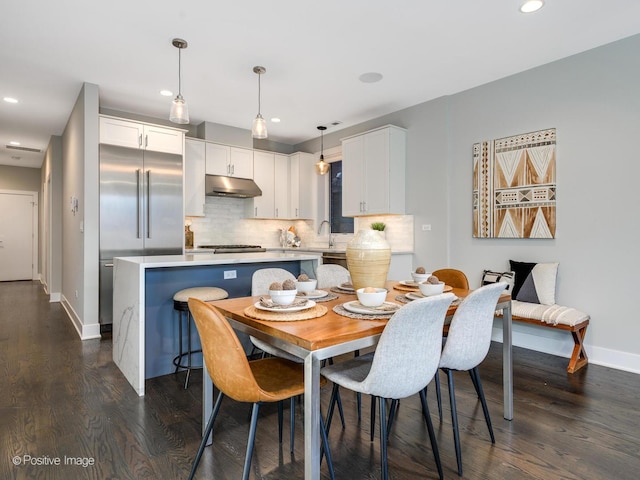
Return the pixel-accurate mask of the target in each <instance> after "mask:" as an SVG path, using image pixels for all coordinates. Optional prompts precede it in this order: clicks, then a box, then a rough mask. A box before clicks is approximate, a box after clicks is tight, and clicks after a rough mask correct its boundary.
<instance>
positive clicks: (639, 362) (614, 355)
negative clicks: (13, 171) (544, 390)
mask: <svg viewBox="0 0 640 480" xmlns="http://www.w3.org/2000/svg"><path fill="white" fill-rule="evenodd" d="M512 332H513V336H512V341H513V345H514V346H515V347H522V348H527V349H529V350H535V351H536V352H542V353H548V354H550V355H557V356H559V357H565V358H570V357H571V352H572V351H573V346H574V343H573V337H572V336H571V334H570V333H569V332H565V331H559V330H554V329H551V328H542V327H536V326H535V325H528V324H518V323H514V324H513V330H512ZM491 338H492V340H493V341H495V342H500V343H502V320H495V321H494V326H493V334H492V337H491ZM584 345H585V349H586V351H587V356H588V357H589V363H593V364H594V365H601V366H603V367H610V368H615V369H616V370H624V371H626V372H631V373H638V374H640V355H636V354H633V353H627V352H621V351H618V350H611V349H607V348H603V347H596V346H593V345H591V344H589V343H587V342H585V344H584Z"/></svg>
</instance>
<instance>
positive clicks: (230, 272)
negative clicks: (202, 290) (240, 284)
mask: <svg viewBox="0 0 640 480" xmlns="http://www.w3.org/2000/svg"><path fill="white" fill-rule="evenodd" d="M231 278H238V272H236V271H235V270H225V272H224V279H225V280H229V279H231Z"/></svg>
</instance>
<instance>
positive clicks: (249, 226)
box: [185, 196, 413, 252]
mask: <svg viewBox="0 0 640 480" xmlns="http://www.w3.org/2000/svg"><path fill="white" fill-rule="evenodd" d="M247 202H251V200H250V199H244V198H229V197H209V196H208V197H206V202H205V216H204V217H187V218H186V219H185V220H186V221H190V222H191V231H193V235H194V246H198V245H231V244H246V245H262V246H263V247H267V248H274V247H279V246H280V229H281V228H289V226H293V227H294V228H295V229H296V233H297V234H298V236H299V237H300V241H301V244H300V247H301V248H305V247H307V248H323V247H326V246H328V237H327V233H326V232H327V230H326V227H324V228H323V230H322V236H318V235H317V234H316V232H317V228H318V226H317V225H319V223H318V224H316V223H315V222H314V221H313V220H257V219H248V218H245V214H246V206H247ZM372 222H384V223H386V225H387V227H386V229H385V232H386V239H387V242H389V245H391V249H392V251H394V252H412V251H413V216H412V215H383V216H375V217H373V216H372V217H359V218H356V219H355V222H354V229H355V231H358V229H360V228H369V225H370V224H371V223H372ZM334 238H335V244H336V249H340V250H341V249H344V248H346V244H347V242H348V241H349V240H351V238H353V235H346V234H338V235H335V237H334Z"/></svg>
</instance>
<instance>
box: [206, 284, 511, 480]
mask: <svg viewBox="0 0 640 480" xmlns="http://www.w3.org/2000/svg"><path fill="white" fill-rule="evenodd" d="M408 283H409V282H395V281H389V282H387V285H386V287H387V290H388V293H387V297H386V302H385V305H386V304H387V303H388V302H390V303H396V304H398V305H399V306H401V305H402V304H404V303H407V302H408V301H411V298H418V297H419V296H420V292H419V290H418V289H417V288H415V293H413V291H412V286H411V285H408ZM447 290H449V291H452V292H453V294H455V295H456V296H457V297H458V299H456V300H454V302H453V303H452V304H451V306H450V307H449V309H448V311H447V318H448V319H451V317H453V315H454V313H455V311H456V309H457V308H458V305H459V304H460V301H462V299H464V297H466V296H467V295H468V294H469V293H470V292H471V291H472V290H465V289H459V288H450V287H448V288H447ZM324 291H325V292H327V295H325V296H324V297H323V298H316V299H314V303H315V306H314V307H313V308H314V311H315V314H314V315H316V316H313V317H312V318H306V319H301V317H303V316H304V315H301V313H302V312H301V311H300V310H296V309H293V310H296V311H295V312H292V315H291V317H290V318H288V317H287V316H286V313H287V312H286V311H285V312H283V313H282V314H278V313H276V314H275V315H274V316H273V317H274V318H277V320H272V319H269V320H266V319H264V318H266V317H267V316H268V315H261V314H260V313H261V312H262V310H261V309H257V308H256V307H260V305H259V303H260V301H261V297H241V298H231V299H225V300H217V301H214V302H211V304H212V305H214V306H215V307H216V308H217V309H218V310H219V311H220V312H221V313H222V315H224V316H225V317H226V318H227V319H228V321H229V323H230V324H231V326H232V327H233V328H234V329H236V330H238V331H241V332H245V333H247V334H249V335H252V336H255V337H257V338H260V339H262V340H264V341H267V342H269V343H271V344H272V345H274V346H276V347H278V348H280V349H282V350H285V351H286V352H288V353H290V354H292V355H294V356H295V357H297V358H299V359H300V360H301V362H304V392H305V394H304V432H305V435H304V455H305V456H304V459H305V460H304V462H305V463H304V478H305V479H306V480H318V479H319V478H320V461H321V454H320V452H321V449H320V447H321V442H320V423H319V422H320V368H321V362H322V361H323V360H325V359H329V358H332V357H335V356H338V355H342V354H346V353H350V352H354V351H356V350H361V349H366V348H368V347H373V346H375V345H376V344H377V343H378V340H379V338H380V335H381V334H382V332H383V330H384V327H385V325H386V324H387V321H388V319H389V318H390V316H391V313H390V312H386V311H385V312H381V313H380V314H376V313H367V312H366V310H364V311H361V312H359V313H358V309H355V313H354V312H353V311H348V310H346V308H345V307H352V306H353V305H358V304H357V303H355V302H356V300H357V298H356V294H355V292H353V291H352V290H351V289H349V288H348V286H346V288H343V287H341V286H335V287H331V288H330V289H324ZM322 294H323V295H324V293H322ZM411 294H413V297H412V295H411ZM350 310H354V309H352V308H350ZM496 310H502V316H501V318H502V327H503V328H502V334H503V344H502V349H503V398H504V413H503V415H504V418H505V419H507V420H512V419H513V371H512V356H511V350H512V333H511V296H510V295H509V294H508V293H503V294H502V295H501V296H500V298H499V300H498V303H497V305H496ZM268 313H270V312H268ZM310 315H311V314H310ZM310 315H309V316H310ZM445 323H447V322H445ZM203 375H204V380H203V411H202V420H203V421H202V425H203V432H204V427H205V425H206V423H207V420H208V418H209V416H210V414H211V411H212V409H213V384H212V382H211V378H210V376H209V374H208V372H207V370H206V364H205V366H204V369H203Z"/></svg>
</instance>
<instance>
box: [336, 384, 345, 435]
mask: <svg viewBox="0 0 640 480" xmlns="http://www.w3.org/2000/svg"><path fill="white" fill-rule="evenodd" d="M336 402H337V403H338V413H339V414H340V422H341V423H342V429H343V430H344V429H345V428H347V424H346V423H345V422H344V410H343V409H342V398H340V392H338V395H336Z"/></svg>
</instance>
